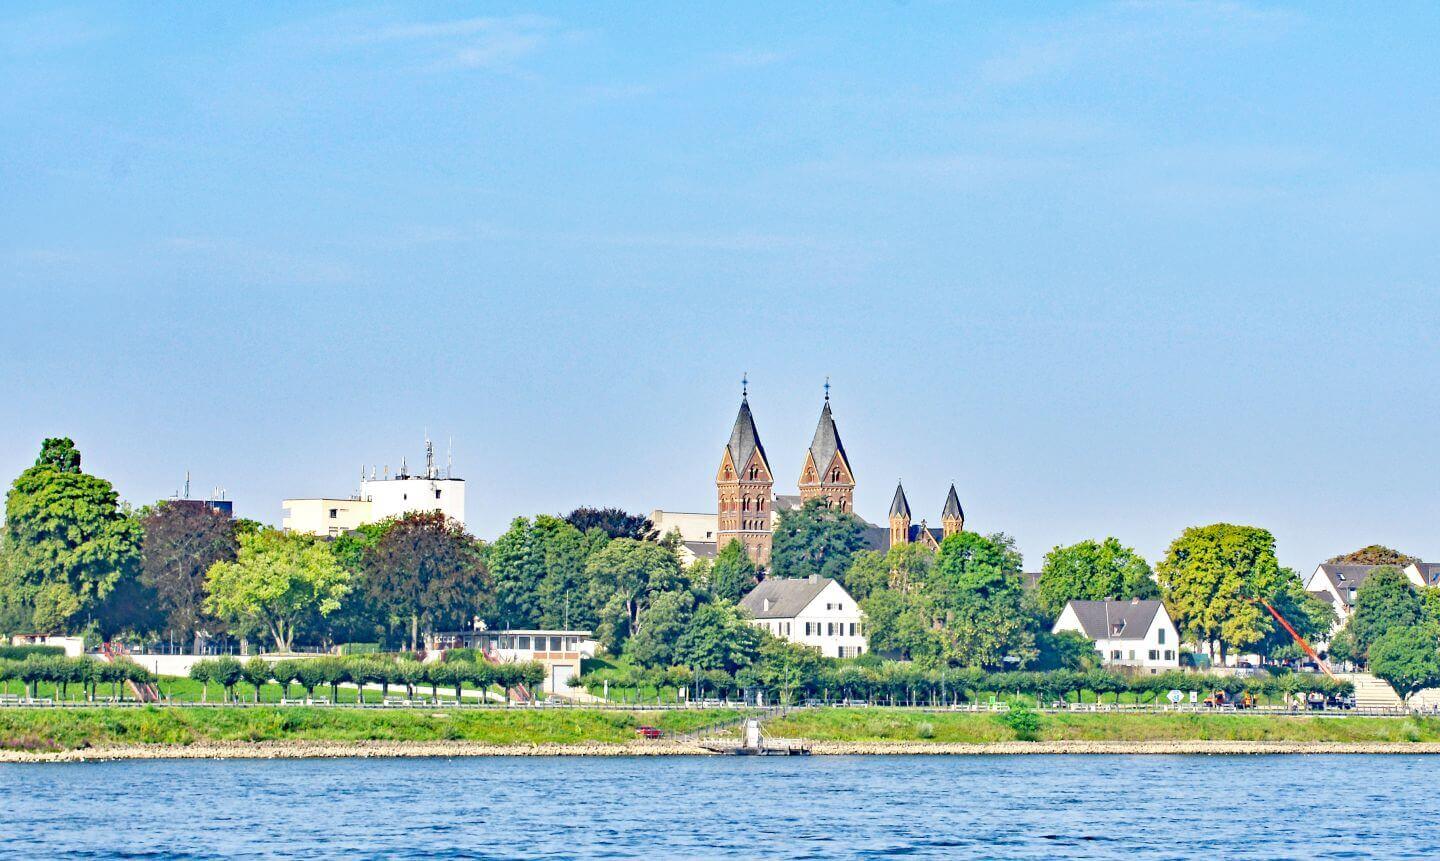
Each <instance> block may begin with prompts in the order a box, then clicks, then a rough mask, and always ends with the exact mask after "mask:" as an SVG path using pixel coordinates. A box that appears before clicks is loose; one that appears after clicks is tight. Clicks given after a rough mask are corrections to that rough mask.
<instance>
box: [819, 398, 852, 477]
mask: <svg viewBox="0 0 1440 861" xmlns="http://www.w3.org/2000/svg"><path fill="white" fill-rule="evenodd" d="M836 453H839V455H840V457H841V458H843V459H844V460H845V463H846V465H847V466H848V465H849V463H850V458H849V457H848V456H847V455H846V454H845V446H844V444H843V443H841V442H840V431H839V430H837V429H836V427H835V417H834V416H832V415H831V414H830V401H829V400H828V399H827V400H826V401H825V406H824V407H822V408H821V409H820V423H819V424H817V425H816V426H815V438H814V439H813V440H811V441H810V457H811V458H813V459H814V461H815V471H816V472H817V473H819V474H820V481H821V482H822V483H823V482H824V481H825V470H826V469H828V468H829V467H830V461H832V460H834V459H835V455H836Z"/></svg>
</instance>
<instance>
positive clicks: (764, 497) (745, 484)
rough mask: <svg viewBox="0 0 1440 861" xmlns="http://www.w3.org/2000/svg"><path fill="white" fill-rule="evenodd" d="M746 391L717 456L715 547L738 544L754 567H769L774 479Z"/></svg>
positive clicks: (720, 547)
mask: <svg viewBox="0 0 1440 861" xmlns="http://www.w3.org/2000/svg"><path fill="white" fill-rule="evenodd" d="M748 395H749V391H748V388H747V389H746V391H744V392H742V394H741V397H740V414H739V415H738V416H736V417H735V427H734V428H733V429H732V430H731V431H730V442H728V443H727V444H726V445H725V452H724V453H723V454H722V455H721V456H720V469H719V471H718V472H717V473H716V474H715V490H716V491H717V493H718V494H719V499H720V509H719V510H720V515H719V524H718V527H719V528H718V529H717V530H716V533H715V535H716V539H717V545H716V546H717V547H718V548H719V549H722V550H723V549H724V548H725V547H726V545H728V544H729V543H730V542H731V541H739V542H740V544H741V546H743V547H744V548H745V552H746V553H747V554H749V556H750V559H751V561H753V562H754V563H755V564H757V565H769V564H770V540H771V536H770V518H771V516H772V512H773V510H774V503H775V478H774V476H773V475H772V474H771V472H770V462H769V461H768V460H767V459H766V457H765V447H764V446H762V445H761V444H760V433H759V432H758V431H757V430H755V418H754V416H752V415H751V414H750V400H749V397H748Z"/></svg>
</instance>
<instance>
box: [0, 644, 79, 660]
mask: <svg viewBox="0 0 1440 861" xmlns="http://www.w3.org/2000/svg"><path fill="white" fill-rule="evenodd" d="M31 655H39V656H41V657H47V658H61V657H64V656H65V650H64V649H63V648H61V647H60V646H0V660H5V661H23V660H25V659H26V658H28V657H30V656H31Z"/></svg>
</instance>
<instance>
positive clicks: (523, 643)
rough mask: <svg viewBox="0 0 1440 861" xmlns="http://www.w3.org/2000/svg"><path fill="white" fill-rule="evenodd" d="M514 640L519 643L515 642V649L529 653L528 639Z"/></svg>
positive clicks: (517, 638)
mask: <svg viewBox="0 0 1440 861" xmlns="http://www.w3.org/2000/svg"><path fill="white" fill-rule="evenodd" d="M515 639H516V640H518V641H519V642H517V643H516V644H515V648H517V649H524V650H525V651H527V652H528V651H530V638H529V637H516V638H515ZM502 642H503V638H502Z"/></svg>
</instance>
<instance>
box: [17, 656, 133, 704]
mask: <svg viewBox="0 0 1440 861" xmlns="http://www.w3.org/2000/svg"><path fill="white" fill-rule="evenodd" d="M12 681H18V682H21V683H23V684H24V685H25V694H26V696H32V697H33V696H34V695H35V685H36V683H38V682H45V683H47V684H53V685H55V686H56V687H57V688H58V689H59V691H60V696H61V697H62V698H63V697H64V696H65V695H66V694H67V693H68V691H69V687H70V685H79V686H82V687H83V688H84V689H85V692H86V693H87V694H88V695H89V696H90V697H91V698H92V699H93V698H94V696H95V693H96V690H97V689H98V688H99V686H100V685H110V686H111V689H112V691H113V695H114V696H116V697H119V696H121V693H120V692H121V689H122V685H124V684H125V683H126V682H134V683H135V684H147V683H151V682H153V681H155V677H154V676H153V675H152V674H151V673H150V672H149V671H147V670H146V669H145V668H144V667H141V666H140V665H139V664H136V663H134V662H132V661H115V662H113V663H107V662H104V661H97V660H94V659H93V658H66V657H62V656H56V655H31V656H29V657H27V658H25V659H24V660H19V661H12V660H5V659H0V683H4V684H6V685H7V686H8V685H9V683H10V682H12Z"/></svg>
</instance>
